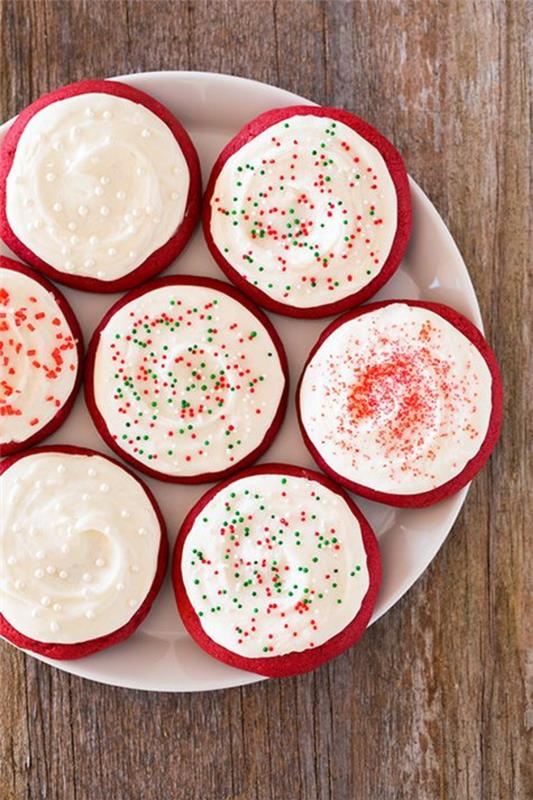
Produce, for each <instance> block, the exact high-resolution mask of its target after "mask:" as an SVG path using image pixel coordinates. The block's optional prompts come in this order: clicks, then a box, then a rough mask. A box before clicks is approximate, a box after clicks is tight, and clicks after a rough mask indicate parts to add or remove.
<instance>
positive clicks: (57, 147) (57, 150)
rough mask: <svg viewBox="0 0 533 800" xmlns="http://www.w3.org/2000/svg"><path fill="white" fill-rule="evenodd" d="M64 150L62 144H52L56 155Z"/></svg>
mask: <svg viewBox="0 0 533 800" xmlns="http://www.w3.org/2000/svg"><path fill="white" fill-rule="evenodd" d="M62 149H63V144H62V143H61V142H52V150H55V151H56V153H58V152H59V151H60V150H62Z"/></svg>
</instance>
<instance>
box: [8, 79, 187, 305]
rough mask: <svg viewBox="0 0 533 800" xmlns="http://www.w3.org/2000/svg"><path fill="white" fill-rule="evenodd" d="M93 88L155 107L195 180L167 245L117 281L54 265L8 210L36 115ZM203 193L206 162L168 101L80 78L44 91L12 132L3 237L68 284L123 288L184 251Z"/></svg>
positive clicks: (122, 86)
mask: <svg viewBox="0 0 533 800" xmlns="http://www.w3.org/2000/svg"><path fill="white" fill-rule="evenodd" d="M89 92H98V93H100V94H110V95H114V96H115V97H123V98H125V99H126V100H131V101H132V102H134V103H138V104H140V105H142V106H144V107H145V108H147V109H148V110H149V111H152V112H153V113H154V114H156V116H158V117H159V118H160V119H161V120H162V121H163V122H164V123H165V124H166V125H167V127H168V128H170V131H171V133H172V134H173V136H174V138H175V139H176V141H177V143H178V145H179V147H180V148H181V150H182V152H183V155H184V157H185V160H186V162H187V166H188V168H189V177H190V183H189V192H188V195H187V203H186V205H185V213H184V216H183V219H182V221H181V223H180V225H179V226H178V228H177V230H176V231H175V233H174V234H173V235H172V236H171V237H170V239H169V240H168V241H167V242H165V244H163V245H162V246H161V247H159V248H158V249H157V250H154V252H153V253H151V254H150V255H149V256H148V258H146V259H145V260H144V261H143V262H142V264H139V266H138V267H136V268H135V269H133V270H132V271H131V272H129V273H127V274H126V275H123V276H122V277H121V278H116V279H115V280H112V281H103V280H99V279H98V278H90V277H87V276H80V275H70V274H69V273H67V272H63V271H61V270H59V269H57V268H56V267H54V266H53V265H52V264H48V263H47V262H46V261H44V260H43V259H42V258H40V257H39V256H37V255H36V254H35V253H34V252H33V251H32V250H31V249H30V248H29V247H27V246H26V245H25V244H24V243H23V242H22V241H21V240H20V239H19V238H18V237H17V236H16V235H15V233H14V231H13V230H12V228H11V226H10V224H9V222H8V219H7V211H6V184H7V176H8V174H9V172H10V170H11V166H12V164H13V159H14V158H15V152H16V149H17V144H18V141H19V139H20V137H21V135H22V132H23V131H24V128H25V127H26V125H27V124H28V122H29V121H30V119H31V118H32V117H33V116H34V115H35V114H37V112H39V111H41V110H42V109H43V108H45V107H46V106H48V105H50V104H51V103H54V102H56V101H58V100H66V99H67V98H69V97H74V96H76V95H80V94H87V93H89ZM201 197H202V179H201V173H200V162H199V159H198V154H197V152H196V149H195V147H194V145H193V143H192V140H191V138H190V137H189V134H188V133H187V131H186V130H185V128H184V127H183V126H182V125H181V123H180V122H178V120H177V119H176V117H175V116H174V115H173V114H172V113H171V112H170V111H169V109H168V108H166V106H164V105H163V104H162V103H160V102H159V101H157V100H155V99H154V98H153V97H151V96H150V95H148V94H146V93H145V92H142V91H140V90H139V89H135V88H134V87H133V86H129V85H127V84H125V83H120V82H118V81H104V80H86V81H79V82H78V83H71V84H69V85H68V86H63V87H62V88H61V89H56V90H55V91H53V92H49V93H48V94H45V95H43V96H42V97H40V98H39V99H38V100H35V101H34V102H33V103H31V105H29V106H27V107H26V108H25V109H24V110H23V111H21V112H20V114H19V115H18V117H17V118H16V119H15V121H14V122H13V124H12V125H11V127H10V128H9V130H8V132H7V133H6V135H5V137H4V140H3V142H2V145H1V147H0V238H1V239H3V241H4V242H5V243H6V245H7V246H8V247H9V248H10V249H11V250H12V251H13V252H14V253H15V254H16V255H17V256H19V258H22V259H24V261H26V262H27V263H28V264H31V265H32V266H33V267H35V268H36V269H38V270H40V271H41V272H43V273H44V274H45V275H47V276H48V277H49V278H52V279H53V280H55V281H58V282H59V283H63V284H65V285H66V286H71V287H73V288H74V289H82V290H84V291H89V292H102V293H109V292H122V291H125V290H126V289H131V288H132V287H134V286H137V285H139V284H140V283H142V282H143V281H146V280H148V279H149V278H151V277H153V276H154V275H156V274H157V273H159V272H161V270H163V269H165V267H168V266H169V264H170V263H171V262H172V261H173V260H174V259H175V258H177V256H178V255H179V254H180V253H181V251H182V250H183V248H184V247H185V245H186V244H187V242H188V241H189V239H190V238H191V236H192V234H193V232H194V228H195V227H196V223H197V222H198V219H199V217H200V211H201Z"/></svg>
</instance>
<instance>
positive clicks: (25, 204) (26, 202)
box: [24, 197, 33, 208]
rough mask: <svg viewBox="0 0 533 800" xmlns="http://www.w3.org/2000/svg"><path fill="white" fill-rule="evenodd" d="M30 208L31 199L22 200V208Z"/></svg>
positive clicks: (31, 204)
mask: <svg viewBox="0 0 533 800" xmlns="http://www.w3.org/2000/svg"><path fill="white" fill-rule="evenodd" d="M32 206H33V200H32V199H31V197H27V198H26V199H25V200H24V207H25V208H31V207H32Z"/></svg>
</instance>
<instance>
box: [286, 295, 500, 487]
mask: <svg viewBox="0 0 533 800" xmlns="http://www.w3.org/2000/svg"><path fill="white" fill-rule="evenodd" d="M491 384H492V379H491V375H490V371H489V369H488V366H487V364H486V362H485V360H484V358H483V357H482V355H481V353H480V352H479V350H478V349H477V348H476V347H475V346H474V345H473V344H472V343H471V342H470V341H469V340H468V339H467V338H466V337H465V336H464V335H463V334H462V333H461V332H460V331H459V330H458V329H457V328H455V327H454V326H453V325H451V324H450V323H449V322H447V321H446V320H445V319H443V318H442V317H441V316H440V315H438V314H435V313H434V312H432V311H428V310H427V309H425V308H415V307H412V306H409V305H406V304H403V303H394V304H392V305H389V306H386V307H384V308H381V309H379V310H377V311H373V312H370V313H366V314H363V315H361V316H359V317H356V318H354V319H352V320H349V321H348V322H346V323H344V324H343V325H341V326H339V327H338V328H337V329H336V330H335V331H333V333H332V334H331V335H330V336H328V338H327V339H326V340H325V341H324V343H323V344H322V345H321V346H320V348H319V349H318V351H317V352H316V353H315V355H314V356H313V358H312V359H311V361H310V363H309V365H308V367H307V369H306V370H305V373H304V376H303V380H302V384H301V390H300V405H301V415H302V422H303V425H304V428H305V430H306V432H307V434H308V436H309V438H310V439H311V441H312V443H313V444H314V446H315V447H316V449H317V450H318V452H319V453H320V455H321V456H322V458H323V459H324V460H325V461H326V463H327V464H328V465H329V466H330V467H331V468H332V469H333V470H335V471H336V472H337V473H339V474H340V475H342V476H344V477H345V478H347V479H349V480H351V481H354V482H355V483H360V484H362V485H363V486H367V487H370V488H372V489H376V490H379V491H383V492H392V493H396V494H414V493H420V492H426V491H429V490H431V489H434V488H435V487H437V486H440V485H441V484H443V483H445V482H446V481H448V480H450V479H451V478H452V477H454V476H455V475H457V474H459V473H460V472H461V471H462V470H463V468H464V467H465V465H466V464H467V462H468V461H469V460H470V459H471V458H472V457H473V456H475V455H476V453H477V452H478V450H479V448H480V446H481V444H482V442H483V440H484V438H485V435H486V433H487V429H488V424H489V419H490V413H491Z"/></svg>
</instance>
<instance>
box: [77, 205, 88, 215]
mask: <svg viewBox="0 0 533 800" xmlns="http://www.w3.org/2000/svg"><path fill="white" fill-rule="evenodd" d="M88 213H89V209H88V208H87V206H80V207H79V208H78V214H79V215H80V217H86V216H87V214H88Z"/></svg>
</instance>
